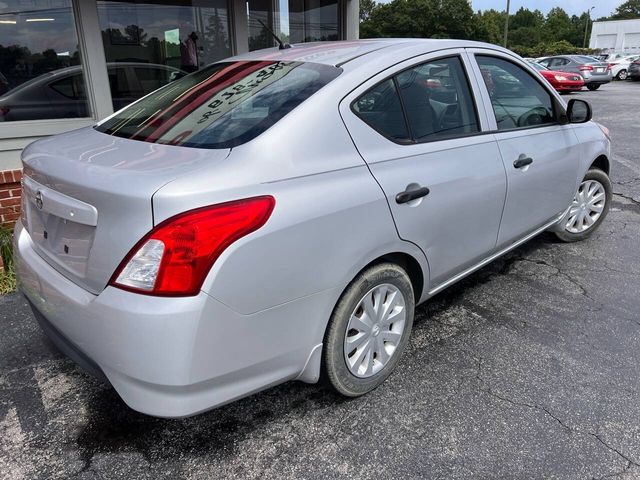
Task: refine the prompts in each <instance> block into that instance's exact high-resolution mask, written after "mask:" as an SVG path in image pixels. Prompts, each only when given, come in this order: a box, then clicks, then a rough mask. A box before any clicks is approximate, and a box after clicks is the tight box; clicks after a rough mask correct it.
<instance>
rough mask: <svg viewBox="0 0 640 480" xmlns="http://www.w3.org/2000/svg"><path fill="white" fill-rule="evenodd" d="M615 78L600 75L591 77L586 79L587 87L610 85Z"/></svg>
mask: <svg viewBox="0 0 640 480" xmlns="http://www.w3.org/2000/svg"><path fill="white" fill-rule="evenodd" d="M612 79H613V77H612V76H611V75H606V76H604V75H598V76H591V77H587V78H585V79H584V84H585V85H604V84H605V83H610V82H611V80H612Z"/></svg>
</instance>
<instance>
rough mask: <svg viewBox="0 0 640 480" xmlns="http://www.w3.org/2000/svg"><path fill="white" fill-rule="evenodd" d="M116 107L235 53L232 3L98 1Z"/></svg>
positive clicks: (206, 0)
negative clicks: (231, 15) (231, 36)
mask: <svg viewBox="0 0 640 480" xmlns="http://www.w3.org/2000/svg"><path fill="white" fill-rule="evenodd" d="M97 4H98V16H99V19H100V29H101V31H102V41H103V44H104V52H105V56H106V59H107V70H108V72H109V84H110V87H111V97H112V99H113V108H114V109H120V108H122V107H124V106H125V105H127V104H129V103H131V102H132V101H134V100H136V99H138V98H140V97H142V96H144V95H146V94H147V93H149V92H151V91H153V90H155V89H157V88H160V87H161V86H163V85H166V84H167V83H169V82H172V81H173V80H176V79H178V78H180V77H182V76H184V75H186V74H187V73H191V72H194V71H196V70H198V69H199V68H201V67H203V66H204V65H208V64H210V63H213V62H215V61H217V60H220V59H223V58H226V57H229V56H230V55H231V40H230V36H229V12H228V8H227V2H226V0H143V1H138V0H129V1H120V0H108V1H106V0H98V2H97Z"/></svg>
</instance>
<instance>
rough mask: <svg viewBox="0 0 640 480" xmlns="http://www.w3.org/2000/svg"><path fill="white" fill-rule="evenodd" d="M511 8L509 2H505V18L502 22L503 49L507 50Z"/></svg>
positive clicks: (508, 0)
mask: <svg viewBox="0 0 640 480" xmlns="http://www.w3.org/2000/svg"><path fill="white" fill-rule="evenodd" d="M510 6H511V0H507V16H506V18H505V20H504V42H503V44H504V45H503V46H504V48H507V40H508V39H509V7H510Z"/></svg>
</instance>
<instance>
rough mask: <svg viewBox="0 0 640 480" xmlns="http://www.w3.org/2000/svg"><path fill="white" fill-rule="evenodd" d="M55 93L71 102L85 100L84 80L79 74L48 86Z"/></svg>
mask: <svg viewBox="0 0 640 480" xmlns="http://www.w3.org/2000/svg"><path fill="white" fill-rule="evenodd" d="M49 87H51V88H52V89H53V90H55V91H56V92H58V93H60V94H61V95H64V96H65V97H67V98H70V99H72V100H85V99H86V98H87V97H86V94H85V91H84V78H83V77H82V75H81V74H77V75H71V76H69V77H65V78H63V79H61V80H58V81H57V82H53V83H51V84H49Z"/></svg>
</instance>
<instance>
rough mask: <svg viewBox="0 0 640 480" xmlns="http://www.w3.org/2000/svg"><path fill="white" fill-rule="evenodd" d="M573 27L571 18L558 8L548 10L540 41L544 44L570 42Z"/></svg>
mask: <svg viewBox="0 0 640 480" xmlns="http://www.w3.org/2000/svg"><path fill="white" fill-rule="evenodd" d="M573 30H574V27H573V25H572V24H571V18H570V17H569V15H567V12H565V11H564V10H563V9H562V8H560V7H555V8H552V9H551V10H549V13H548V14H547V19H546V22H545V26H544V31H543V37H542V40H543V41H546V42H559V41H561V40H566V41H568V42H570V41H571V37H572V33H573Z"/></svg>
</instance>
